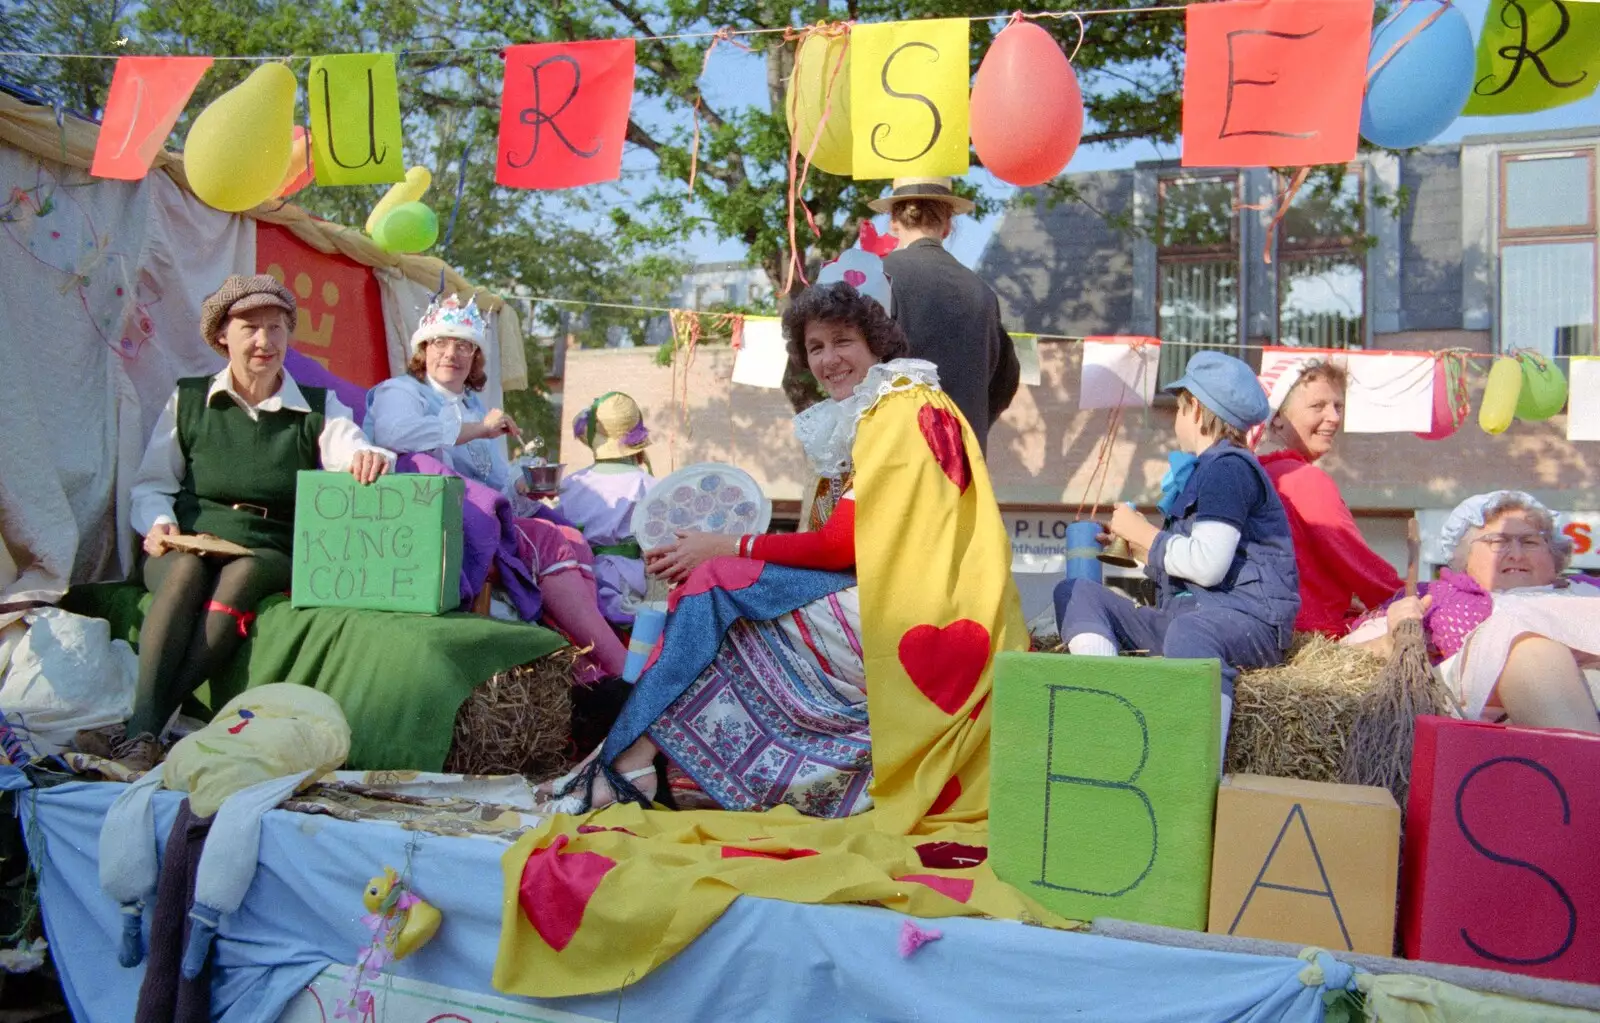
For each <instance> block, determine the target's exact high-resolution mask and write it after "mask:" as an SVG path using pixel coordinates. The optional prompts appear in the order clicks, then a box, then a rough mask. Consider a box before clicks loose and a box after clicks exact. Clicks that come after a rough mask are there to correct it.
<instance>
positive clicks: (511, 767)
mask: <svg viewBox="0 0 1600 1023" xmlns="http://www.w3.org/2000/svg"><path fill="white" fill-rule="evenodd" d="M576 660H577V653H576V652H575V651H574V650H573V649H572V648H571V647H564V648H562V649H561V650H557V651H556V652H555V653H553V654H550V655H548V656H546V657H541V658H539V659H538V660H537V661H532V662H529V663H528V664H523V665H519V666H518V667H515V668H512V669H511V670H509V671H503V672H501V673H500V674H498V675H496V676H494V677H493V678H491V679H490V680H489V681H487V682H485V683H484V684H483V685H481V686H479V687H478V688H477V689H474V690H473V691H472V695H471V696H470V697H468V698H467V700H466V702H464V703H463V704H462V705H461V710H460V711H459V712H458V713H457V714H456V726H455V738H454V740H453V741H452V742H451V744H450V753H449V755H448V756H447V757H446V758H445V766H444V769H445V770H446V771H448V772H451V773H456V774H521V775H525V776H527V777H530V778H542V777H545V776H547V775H549V774H552V773H554V772H556V771H559V770H560V769H561V768H562V767H563V766H564V765H565V764H566V761H567V759H568V757H567V754H568V752H569V750H568V745H569V742H568V737H569V734H570V731H571V721H572V695H571V694H572V672H573V665H574V662H575V661H576Z"/></svg>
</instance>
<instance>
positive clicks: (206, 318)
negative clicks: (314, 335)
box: [200, 274, 299, 348]
mask: <svg viewBox="0 0 1600 1023" xmlns="http://www.w3.org/2000/svg"><path fill="white" fill-rule="evenodd" d="M269 307H270V308H275V309H282V310H283V311H284V312H286V313H288V314H289V332H290V333H294V328H295V324H296V323H298V322H299V311H298V308H297V307H296V305H295V301H294V292H292V291H290V290H289V289H288V288H286V287H284V286H283V285H282V284H280V283H279V282H278V279H277V278H276V277H272V276H270V275H268V274H251V275H250V276H248V277H245V276H243V275H242V274H232V275H230V276H229V277H228V279H227V280H225V281H223V282H222V287H220V288H218V289H217V290H216V291H214V292H212V293H211V297H210V298H208V299H206V300H205V302H204V303H202V304H201V306H200V336H201V337H203V338H205V340H206V343H207V344H209V345H211V346H212V347H213V348H219V347H220V346H219V345H218V344H217V337H218V335H220V334H221V333H222V328H223V327H224V326H226V325H227V323H228V317H230V316H238V315H239V314H241V313H247V312H249V311H250V310H252V309H266V308H269Z"/></svg>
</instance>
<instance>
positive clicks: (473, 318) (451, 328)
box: [411, 295, 488, 351]
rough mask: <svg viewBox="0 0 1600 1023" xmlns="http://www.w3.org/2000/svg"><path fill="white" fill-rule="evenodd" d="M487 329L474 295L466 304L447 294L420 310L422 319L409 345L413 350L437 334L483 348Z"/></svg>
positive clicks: (437, 335)
mask: <svg viewBox="0 0 1600 1023" xmlns="http://www.w3.org/2000/svg"><path fill="white" fill-rule="evenodd" d="M487 329H488V321H487V320H486V319H485V318H484V315H483V313H481V312H479V310H478V300H477V299H476V298H470V299H468V300H467V304H466V305H462V304H461V300H460V299H458V298H457V297H456V296H454V295H446V296H445V297H444V298H443V299H442V300H440V301H437V302H434V303H433V304H432V305H430V306H428V311H427V312H425V313H423V314H422V322H420V323H418V324H417V330H416V333H414V334H412V335H411V348H412V350H413V351H414V350H416V349H417V348H420V347H422V346H423V345H425V344H427V343H428V342H429V341H432V340H433V339H434V338H439V337H454V338H460V339H462V340H463V341H471V342H472V343H473V344H475V345H477V346H478V347H479V348H482V347H483V338H484V334H485V332H486V331H487Z"/></svg>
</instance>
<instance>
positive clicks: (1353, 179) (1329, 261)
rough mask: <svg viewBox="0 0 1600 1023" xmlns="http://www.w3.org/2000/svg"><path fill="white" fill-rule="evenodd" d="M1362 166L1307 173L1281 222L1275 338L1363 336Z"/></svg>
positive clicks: (1295, 341)
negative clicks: (1339, 171) (1309, 175)
mask: <svg viewBox="0 0 1600 1023" xmlns="http://www.w3.org/2000/svg"><path fill="white" fill-rule="evenodd" d="M1363 219H1364V218H1363V206H1362V190H1361V171H1360V169H1359V168H1355V167H1352V168H1349V169H1348V170H1346V171H1345V172H1344V173H1343V174H1338V173H1337V172H1335V173H1334V174H1324V173H1322V172H1318V173H1315V174H1313V175H1312V177H1311V178H1310V180H1308V181H1307V182H1306V183H1305V185H1304V186H1303V187H1302V188H1301V189H1300V191H1299V192H1297V193H1296V194H1295V197H1294V201H1293V202H1292V203H1291V204H1290V206H1289V210H1288V212H1287V213H1286V214H1285V215H1284V217H1283V219H1282V220H1281V221H1280V222H1279V224H1278V259H1277V263H1278V341H1279V343H1280V344H1285V345H1299V346H1303V347H1307V348H1359V347H1361V346H1362V345H1363V344H1364V343H1365V341H1366V308H1367V295H1366V273H1365V264H1366V245H1365V238H1366V232H1365V231H1364V230H1363V229H1362V221H1363Z"/></svg>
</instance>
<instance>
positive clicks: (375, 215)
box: [367, 167, 433, 234]
mask: <svg viewBox="0 0 1600 1023" xmlns="http://www.w3.org/2000/svg"><path fill="white" fill-rule="evenodd" d="M432 184H433V172H432V171H430V170H428V168H426V167H413V168H411V169H410V170H408V171H406V179H405V180H404V181H396V182H395V183H394V184H393V185H390V186H389V190H388V191H387V192H385V193H383V198H382V199H379V200H378V205H376V206H374V207H372V212H371V213H370V214H368V215H367V233H368V234H371V233H372V232H373V230H374V229H376V228H377V226H378V222H379V221H381V220H382V219H383V218H384V217H385V216H387V215H388V213H389V211H390V210H392V209H394V208H395V207H396V206H404V205H405V204H406V203H408V202H420V201H421V200H422V197H423V195H424V194H426V193H427V191H428V188H429V186H431V185H432Z"/></svg>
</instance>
